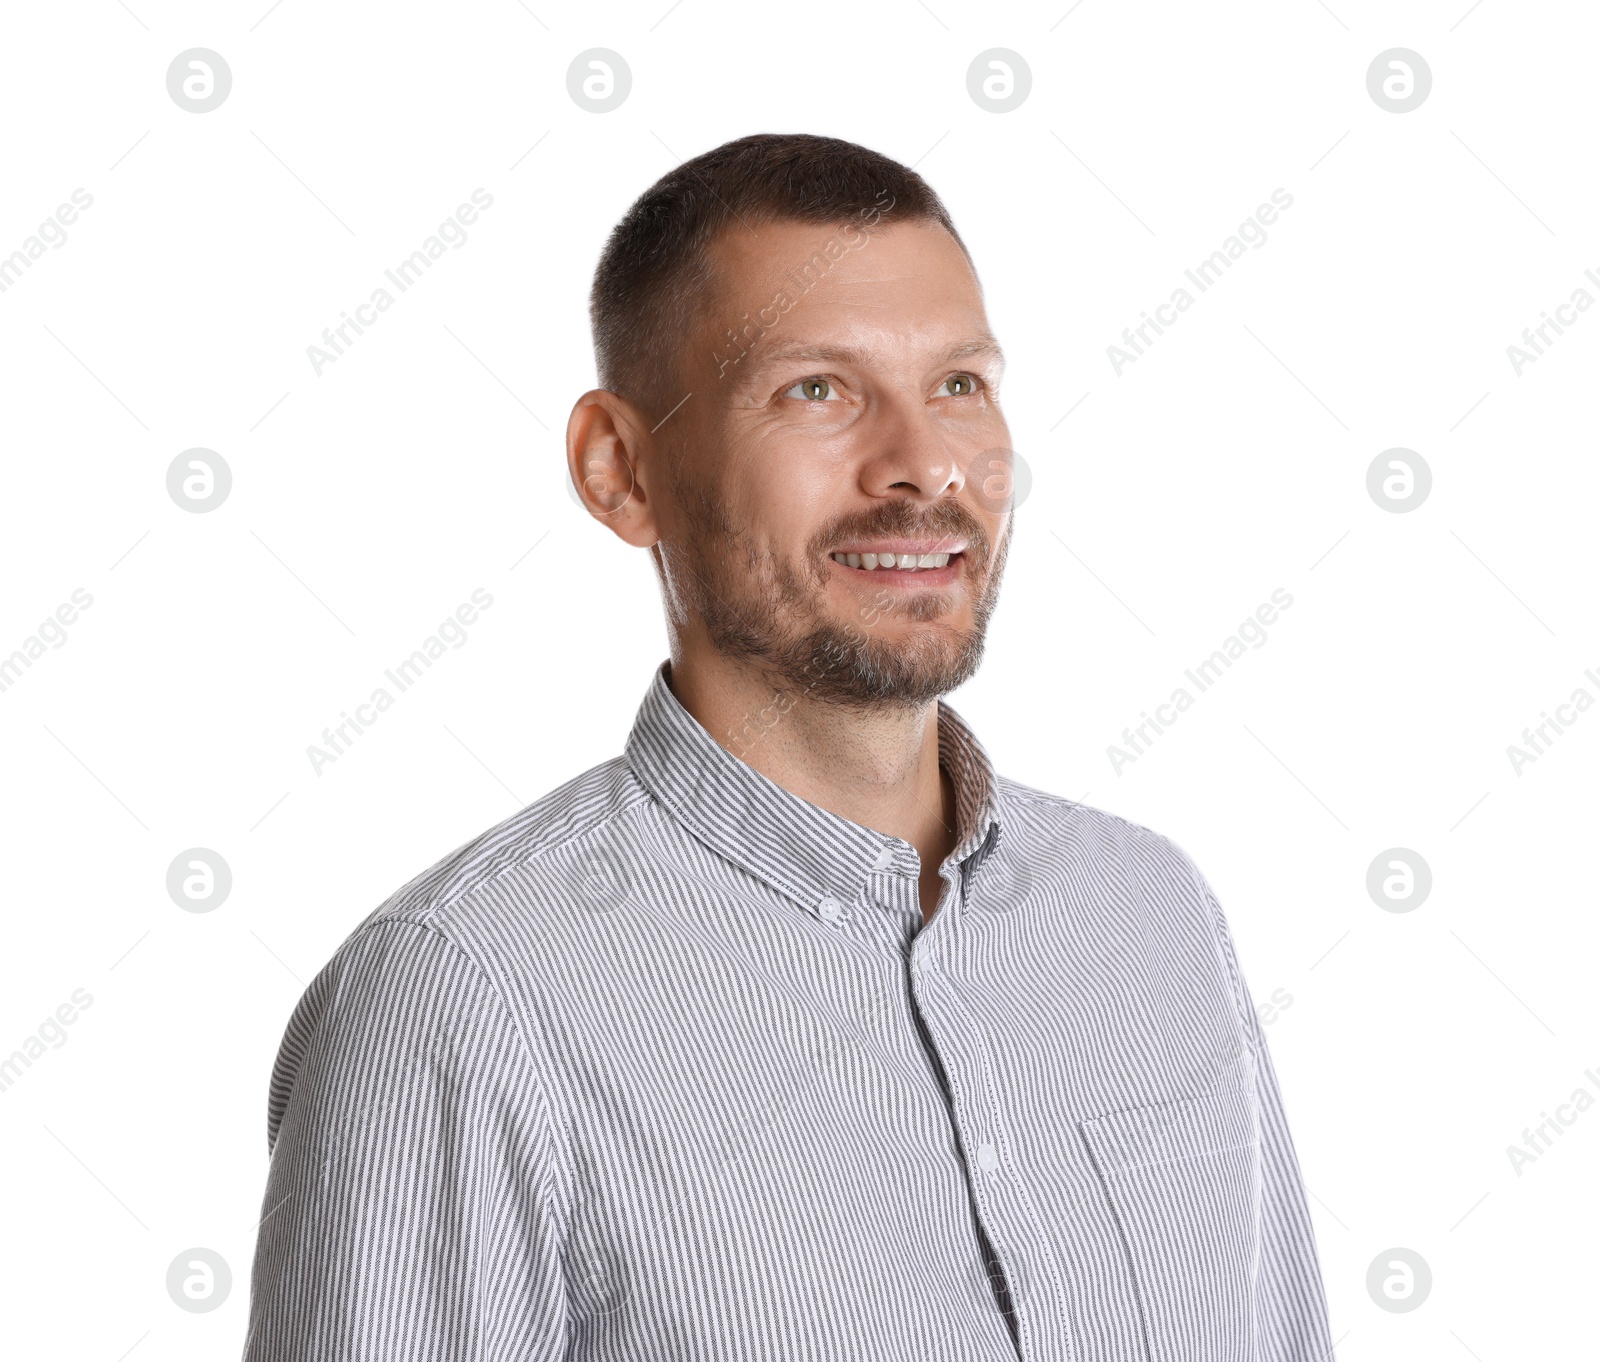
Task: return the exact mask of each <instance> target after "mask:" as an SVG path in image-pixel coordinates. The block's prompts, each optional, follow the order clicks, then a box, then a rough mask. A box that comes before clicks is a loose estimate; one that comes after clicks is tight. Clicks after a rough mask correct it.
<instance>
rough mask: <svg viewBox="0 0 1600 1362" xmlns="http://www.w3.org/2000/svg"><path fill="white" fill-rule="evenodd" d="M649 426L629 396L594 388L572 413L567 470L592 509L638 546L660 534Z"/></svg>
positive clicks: (589, 509) (607, 523) (578, 402)
mask: <svg viewBox="0 0 1600 1362" xmlns="http://www.w3.org/2000/svg"><path fill="white" fill-rule="evenodd" d="M652 449H653V444H652V437H651V435H650V432H649V430H648V429H647V428H646V427H645V425H644V423H643V421H642V420H641V419H640V415H639V412H638V411H637V409H635V407H634V406H633V404H632V403H631V402H629V401H628V400H627V399H626V398H622V397H618V396H617V394H616V393H614V392H610V391H608V390H607V389H605V388H591V389H590V390H589V391H588V392H586V393H584V394H583V396H582V397H580V398H579V399H578V400H577V401H576V402H575V403H574V404H573V407H572V415H571V416H569V417H568V418H567V473H568V476H570V477H571V479H572V485H573V486H574V487H575V488H577V491H578V496H579V498H580V500H582V502H583V504H584V507H585V508H586V509H587V510H588V512H589V514H590V515H592V516H593V517H594V518H595V519H596V520H598V521H599V522H600V523H601V524H602V525H605V526H606V527H607V528H609V529H611V530H612V531H613V532H614V533H615V534H616V535H617V537H618V538H619V539H621V540H623V541H624V542H625V543H628V544H632V545H633V546H634V547H635V548H648V547H649V546H650V545H652V544H654V543H655V542H656V540H657V539H659V538H660V532H659V529H658V527H657V525H656V523H655V513H654V508H653V506H652V505H651V503H650V500H649V498H648V497H647V496H646V493H645V478H644V477H643V476H642V473H643V468H644V465H646V464H647V463H648V461H649V458H650V454H651V452H652Z"/></svg>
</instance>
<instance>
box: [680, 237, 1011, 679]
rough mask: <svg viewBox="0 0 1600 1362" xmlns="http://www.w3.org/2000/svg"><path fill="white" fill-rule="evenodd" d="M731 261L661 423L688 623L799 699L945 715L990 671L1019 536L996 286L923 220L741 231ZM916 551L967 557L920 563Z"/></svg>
mask: <svg viewBox="0 0 1600 1362" xmlns="http://www.w3.org/2000/svg"><path fill="white" fill-rule="evenodd" d="M830 239H831V240H832V241H833V242H834V243H835V244H834V247H833V254H834V255H837V256H838V257H839V258H838V259H836V260H834V261H832V263H831V266H827V265H826V264H825V262H827V261H828V259H829V256H828V252H827V244H828V242H829V241H830ZM714 251H715V259H716V262H717V270H716V279H717V283H716V286H715V288H714V301H713V302H712V304H711V305H710V309H709V320H708V321H707V322H706V324H705V325H704V326H703V328H702V330H701V334H700V335H699V336H698V337H696V338H695V339H694V340H693V341H691V343H690V344H689V346H688V347H687V353H686V355H685V356H684V372H685V376H686V379H687V384H686V386H687V388H688V390H689V391H690V392H691V393H692V395H691V396H690V397H689V398H688V399H687V401H685V402H684V403H683V405H682V406H681V407H680V408H679V409H678V410H677V412H676V413H674V415H673V416H671V417H670V418H668V420H667V421H666V422H665V423H664V425H663V426H662V428H661V431H660V436H661V438H662V441H663V449H662V457H663V460H664V462H665V471H666V473H667V476H668V479H669V482H670V485H671V490H672V495H671V497H669V498H667V499H666V500H667V501H668V503H669V504H667V505H660V504H658V515H659V517H660V523H659V528H660V535H661V537H660V541H659V548H660V552H661V563H662V569H663V573H664V576H665V586H666V591H667V595H668V605H669V609H671V610H673V611H674V612H675V614H676V615H677V617H678V620H679V623H680V626H687V628H686V630H685V631H684V637H685V643H686V645H687V646H689V647H691V648H692V647H693V646H695V644H696V643H697V642H699V631H698V629H697V628H696V627H695V623H694V621H695V620H696V619H698V620H699V621H700V622H701V623H702V624H703V626H704V630H705V638H706V641H708V642H709V644H710V645H711V646H712V647H713V648H715V649H716V650H717V651H718V652H720V653H722V654H723V655H725V656H728V657H733V658H738V659H743V660H746V661H748V662H750V663H752V664H754V665H755V666H756V667H757V668H758V669H759V670H761V671H762V672H763V673H765V674H766V675H767V676H769V677H770V678H771V679H772V680H773V682H774V683H775V684H776V685H778V686H780V687H782V688H784V689H786V690H789V689H798V690H800V691H802V692H804V693H807V694H809V695H811V696H813V697H815V698H818V699H821V700H825V701H828V702H830V703H835V704H843V705H856V706H880V705H883V704H900V705H907V706H921V705H925V704H926V703H927V702H928V701H929V700H932V699H934V698H936V697H938V696H940V695H943V694H945V693H946V692H948V691H950V690H953V689H954V688H955V687H957V686H959V685H960V684H961V683H962V682H964V681H965V680H967V679H968V677H970V676H971V675H972V674H973V673H974V672H975V671H976V670H977V667H978V663H979V660H980V658H981V656H982V652H983V638H984V632H985V630H986V628H987V625H988V621H989V617H990V615H991V613H992V612H993V609H994V606H995V602H996V599H997V597H998V594H999V588H1000V579H1001V575H1002V572H1003V570H1004V566H1005V559H1006V554H1007V551H1008V549H1009V544H1010V529H1011V514H1010V510H1011V508H1010V470H1011V458H1010V450H1009V445H1010V435H1009V432H1008V431H1007V429H1006V423H1005V419H1004V418H1003V417H1002V416H1001V414H1000V408H999V404H998V389H999V381H1000V369H1001V363H1002V361H1001V358H1000V355H999V353H998V347H997V346H995V344H994V342H993V338H992V336H991V335H990V332H989V327H988V323H987V321H986V319H985V316H984V309H983V302H982V298H981V296H980V294H979V291H978V284H977V280H976V279H975V278H974V277H973V275H972V271H971V269H970V268H969V266H968V265H967V261H966V257H965V255H964V254H963V253H962V251H961V248H960V246H959V245H957V243H956V241H955V239H954V238H953V237H951V236H950V234H949V233H948V232H946V231H945V230H944V229H943V228H941V227H938V226H935V225H932V224H925V223H920V222H906V223H901V224H898V225H896V226H894V227H892V228H888V229H887V230H884V229H879V230H878V231H877V232H876V233H875V234H873V235H871V236H869V235H867V234H866V233H865V232H862V231H860V230H858V229H855V228H851V227H844V228H840V229H831V228H828V227H825V226H818V225H809V224H803V223H793V222H784V223H774V224H766V225H763V226H761V227H759V228H758V229H757V230H756V231H755V233H754V234H752V233H750V232H747V231H745V230H743V229H739V228H735V229H733V230H732V231H730V232H729V233H728V234H726V235H725V236H724V237H723V238H722V239H720V240H719V242H718V243H716V246H715V247H714ZM819 255H820V256H821V262H818V261H816V260H814V257H816V256H819ZM808 265H809V266H810V272H809V274H805V273H804V271H805V270H806V268H807V266H808ZM784 294H787V296H786V297H785V296H781V295H784ZM775 300H776V301H775ZM791 300H792V302H793V305H792V306H791V305H790V303H791ZM730 330H732V331H734V332H735V334H736V335H738V336H739V338H740V339H739V340H737V341H736V340H731V339H729V338H728V334H727V333H728V332H729V331H730ZM752 338H754V342H753V343H752ZM741 352H742V354H741ZM675 425H676V428H674V426H675ZM913 552H914V553H917V554H918V555H919V557H918V559H917V560H916V561H918V562H924V560H922V559H921V556H920V555H921V554H923V553H925V552H931V553H934V554H936V555H938V554H946V553H947V554H949V555H950V556H949V557H948V560H941V559H940V558H938V557H935V558H934V559H933V560H932V563H933V564H934V565H924V566H919V567H917V568H916V569H915V570H913V569H912V567H911V566H910V562H909V560H907V559H905V558H904V557H903V555H904V554H906V553H913ZM890 553H893V554H894V555H895V557H894V558H893V560H892V561H893V563H894V564H895V565H894V566H893V567H886V566H883V565H882V564H884V563H886V562H888V561H890V560H889V559H888V558H887V557H886V555H888V554H890ZM869 554H871V555H876V557H877V561H878V562H879V564H880V566H877V567H870V566H868V564H870V563H871V562H872V561H873V560H872V558H871V557H867V556H866V555H869ZM841 557H842V558H843V559H844V561H840V560H841ZM941 561H943V565H942V566H939V565H937V564H939V563H940V562H941ZM853 563H856V564H859V566H853V565H852V564H853Z"/></svg>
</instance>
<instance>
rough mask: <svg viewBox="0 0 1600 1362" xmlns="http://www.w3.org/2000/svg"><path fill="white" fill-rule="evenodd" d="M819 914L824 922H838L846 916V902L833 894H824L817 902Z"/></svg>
mask: <svg viewBox="0 0 1600 1362" xmlns="http://www.w3.org/2000/svg"><path fill="white" fill-rule="evenodd" d="M817 916H818V917H820V918H821V919H822V920H823V921H824V922H838V921H839V919H840V918H842V917H843V916H844V904H842V903H840V902H839V900H838V899H836V898H834V896H833V895H832V894H824V895H823V896H822V898H821V899H819V900H818V902H817Z"/></svg>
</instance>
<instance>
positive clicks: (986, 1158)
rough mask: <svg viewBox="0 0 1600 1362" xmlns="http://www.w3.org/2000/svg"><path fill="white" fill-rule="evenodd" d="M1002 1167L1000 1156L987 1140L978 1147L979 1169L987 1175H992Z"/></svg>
mask: <svg viewBox="0 0 1600 1362" xmlns="http://www.w3.org/2000/svg"><path fill="white" fill-rule="evenodd" d="M999 1166H1000V1155H999V1154H998V1153H997V1152H996V1151H995V1147H994V1146H993V1145H992V1144H990V1143H989V1141H987V1140H985V1141H984V1142H983V1143H982V1144H980V1145H979V1146H978V1167H979V1168H981V1169H983V1171H984V1172H985V1173H992V1172H994V1170H995V1169H996V1168H998V1167H999Z"/></svg>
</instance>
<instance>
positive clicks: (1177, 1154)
mask: <svg viewBox="0 0 1600 1362" xmlns="http://www.w3.org/2000/svg"><path fill="white" fill-rule="evenodd" d="M1079 1128H1080V1129H1081V1130H1082V1132H1083V1137H1084V1140H1085V1142H1086V1144H1087V1145H1088V1148H1089V1153H1090V1155H1091V1157H1092V1158H1093V1160H1094V1164H1095V1170H1096V1172H1097V1173H1098V1175H1099V1178H1100V1182H1101V1185H1102V1187H1103V1189H1104V1191H1105V1195H1106V1197H1107V1198H1108V1200H1109V1202H1110V1209H1111V1214H1112V1218H1113V1219H1114V1221H1115V1224H1116V1231H1117V1234H1118V1236H1119V1237H1120V1239H1121V1248H1122V1251H1123V1253H1124V1255H1125V1258H1126V1262H1127V1265H1128V1270H1129V1272H1130V1273H1131V1274H1132V1277H1133V1291H1134V1294H1135V1296H1136V1297H1137V1299H1138V1302H1139V1308H1140V1313H1141V1316H1142V1323H1143V1325H1144V1334H1145V1338H1146V1341H1147V1346H1148V1350H1149V1352H1148V1356H1149V1362H1262V1360H1261V1359H1260V1358H1259V1356H1258V1351H1257V1346H1258V1345H1257V1340H1256V1332H1255V1263H1256V1257H1257V1254H1258V1252H1259V1244H1258V1235H1259V1225H1258V1218H1257V1207H1258V1203H1259V1199H1260V1184H1261V1166H1260V1135H1259V1131H1258V1127H1257V1113H1256V1098H1255V1093H1254V1091H1253V1089H1252V1088H1251V1086H1250V1085H1249V1084H1248V1082H1247V1081H1236V1080H1230V1082H1229V1084H1228V1085H1227V1086H1223V1087H1218V1088H1214V1089H1212V1090H1211V1091H1210V1092H1207V1093H1205V1094H1203V1095H1201V1096H1199V1097H1193V1098H1186V1099H1184V1100H1182V1101H1177V1102H1162V1103H1157V1104H1155V1105H1152V1106H1146V1107H1133V1108H1130V1109H1128V1110H1125V1111H1115V1112H1110V1113H1107V1114H1106V1115H1103V1116H1096V1117H1093V1118H1091V1119H1089V1120H1085V1121H1081V1122H1080V1123H1079Z"/></svg>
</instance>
